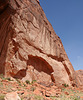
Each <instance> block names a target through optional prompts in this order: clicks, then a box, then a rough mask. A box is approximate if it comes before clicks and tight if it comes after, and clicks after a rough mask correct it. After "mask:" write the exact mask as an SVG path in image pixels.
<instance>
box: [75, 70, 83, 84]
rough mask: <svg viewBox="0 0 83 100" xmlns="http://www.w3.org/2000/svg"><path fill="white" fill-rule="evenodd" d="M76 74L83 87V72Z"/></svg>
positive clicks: (78, 71) (79, 71)
mask: <svg viewBox="0 0 83 100" xmlns="http://www.w3.org/2000/svg"><path fill="white" fill-rule="evenodd" d="M76 73H77V75H78V78H79V82H80V85H82V86H83V70H77V71H76Z"/></svg>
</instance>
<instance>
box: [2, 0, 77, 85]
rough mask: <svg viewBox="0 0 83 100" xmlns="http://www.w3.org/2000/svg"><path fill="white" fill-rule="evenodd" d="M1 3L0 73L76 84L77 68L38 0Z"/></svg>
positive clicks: (40, 80) (24, 78)
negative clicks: (73, 65)
mask: <svg viewBox="0 0 83 100" xmlns="http://www.w3.org/2000/svg"><path fill="white" fill-rule="evenodd" d="M1 2H2V5H0V73H4V74H5V76H8V77H9V76H12V77H14V78H19V79H22V80H23V81H25V80H29V81H32V80H37V81H39V82H44V83H45V82H48V83H50V82H55V83H56V84H57V85H61V84H64V83H66V84H69V85H70V84H76V81H77V80H76V78H75V74H74V73H75V71H74V69H73V67H72V65H71V63H70V61H69V59H68V57H67V54H66V52H65V50H64V47H63V45H62V42H61V40H60V38H59V37H58V36H57V35H56V33H55V32H54V30H53V28H52V26H51V24H50V23H49V21H48V20H47V18H46V16H45V14H44V12H43V10H42V8H41V6H40V4H39V1H38V0H10V1H9V4H8V2H6V0H5V2H3V0H1ZM1 6H3V7H1Z"/></svg>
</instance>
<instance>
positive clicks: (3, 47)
mask: <svg viewBox="0 0 83 100" xmlns="http://www.w3.org/2000/svg"><path fill="white" fill-rule="evenodd" d="M14 14H15V10H14V9H12V8H11V6H9V4H8V0H0V74H1V73H3V74H4V73H5V64H6V58H7V49H8V43H9V39H11V37H12V35H13V32H12V31H11V30H12V28H11V25H10V24H11V18H10V16H11V15H14Z"/></svg>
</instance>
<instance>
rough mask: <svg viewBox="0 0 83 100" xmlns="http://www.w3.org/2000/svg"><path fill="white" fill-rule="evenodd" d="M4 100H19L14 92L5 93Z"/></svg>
mask: <svg viewBox="0 0 83 100" xmlns="http://www.w3.org/2000/svg"><path fill="white" fill-rule="evenodd" d="M5 100H21V99H20V97H19V96H18V94H17V93H16V92H11V93H7V94H6V96H5Z"/></svg>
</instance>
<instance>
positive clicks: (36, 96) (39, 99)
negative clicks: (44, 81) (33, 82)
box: [34, 95, 44, 100]
mask: <svg viewBox="0 0 83 100" xmlns="http://www.w3.org/2000/svg"><path fill="white" fill-rule="evenodd" d="M34 99H35V100H44V99H43V97H42V96H39V95H35V97H34Z"/></svg>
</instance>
